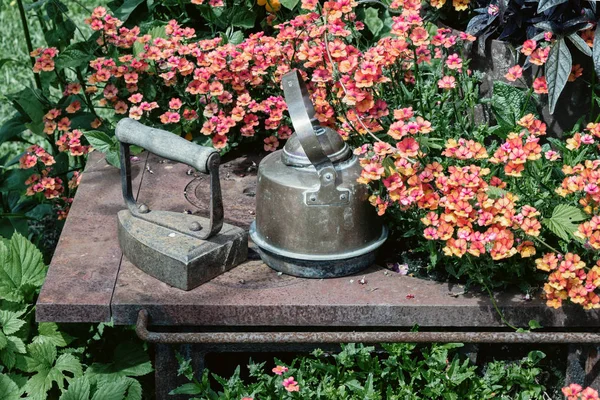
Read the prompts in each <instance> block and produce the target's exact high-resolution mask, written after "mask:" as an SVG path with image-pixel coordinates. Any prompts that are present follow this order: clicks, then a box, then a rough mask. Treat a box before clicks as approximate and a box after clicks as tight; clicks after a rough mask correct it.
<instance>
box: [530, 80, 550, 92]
mask: <svg viewBox="0 0 600 400" xmlns="http://www.w3.org/2000/svg"><path fill="white" fill-rule="evenodd" d="M533 91H534V92H535V93H537V94H547V93H548V83H547V82H546V77H545V76H540V77H539V78H535V80H534V81H533Z"/></svg>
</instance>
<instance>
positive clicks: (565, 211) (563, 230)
mask: <svg viewBox="0 0 600 400" xmlns="http://www.w3.org/2000/svg"><path fill="white" fill-rule="evenodd" d="M586 219H588V216H587V215H585V213H584V212H583V211H581V210H580V209H579V208H577V207H574V206H571V205H568V204H559V205H557V206H556V207H555V208H554V211H552V216H551V217H550V218H544V219H543V220H542V223H543V224H544V225H545V226H546V227H548V229H550V230H551V231H552V233H554V234H555V235H556V236H558V237H559V238H561V239H562V240H564V241H566V242H568V241H569V240H572V239H573V238H574V236H573V233H575V232H577V228H578V224H576V222H581V221H585V220H586Z"/></svg>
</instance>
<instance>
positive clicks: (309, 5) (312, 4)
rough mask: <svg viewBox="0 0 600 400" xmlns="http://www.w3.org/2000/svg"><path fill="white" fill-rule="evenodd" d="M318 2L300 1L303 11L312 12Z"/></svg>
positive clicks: (316, 0) (312, 0) (314, 0)
mask: <svg viewBox="0 0 600 400" xmlns="http://www.w3.org/2000/svg"><path fill="white" fill-rule="evenodd" d="M317 3H318V0H302V6H301V8H302V9H303V10H309V11H313V10H314V9H315V8H316V7H317Z"/></svg>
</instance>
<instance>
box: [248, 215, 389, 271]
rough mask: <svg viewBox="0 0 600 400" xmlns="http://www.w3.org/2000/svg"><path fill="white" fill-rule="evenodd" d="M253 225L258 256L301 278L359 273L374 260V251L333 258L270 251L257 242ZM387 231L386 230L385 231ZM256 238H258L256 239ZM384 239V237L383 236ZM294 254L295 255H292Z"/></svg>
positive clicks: (265, 245) (267, 262)
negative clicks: (306, 257) (313, 258)
mask: <svg viewBox="0 0 600 400" xmlns="http://www.w3.org/2000/svg"><path fill="white" fill-rule="evenodd" d="M253 233H255V231H254V225H251V226H250V236H251V237H252V240H253V241H254V242H255V244H256V245H257V246H258V249H257V250H258V253H259V254H260V258H261V259H262V260H263V261H264V262H265V263H266V264H267V265H269V266H271V267H272V268H274V269H275V270H277V271H281V272H283V273H284V274H288V275H293V276H300V277H303V278H316V279H321V278H335V277H341V276H347V275H352V274H356V273H359V272H360V271H362V270H364V269H365V268H367V267H368V266H369V265H372V264H373V263H374V262H375V251H374V250H373V251H368V252H367V253H364V254H361V255H359V256H357V257H351V258H344V259H337V260H336V259H333V260H303V259H302V257H304V256H305V255H304V254H292V255H290V254H289V253H287V252H286V253H284V254H285V255H282V252H281V251H280V252H279V254H275V253H272V252H270V251H269V250H268V249H269V245H268V244H267V243H261V242H259V240H260V238H258V237H257V236H256V235H253ZM386 233H387V232H386ZM257 239H258V240H257ZM384 240H385V238H384ZM294 256H295V257H294Z"/></svg>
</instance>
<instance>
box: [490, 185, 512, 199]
mask: <svg viewBox="0 0 600 400" xmlns="http://www.w3.org/2000/svg"><path fill="white" fill-rule="evenodd" d="M486 193H487V195H488V196H489V197H490V199H499V198H501V197H504V196H506V194H507V193H508V192H507V191H506V190H504V189H500V188H499V187H496V186H488V187H487V190H486Z"/></svg>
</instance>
